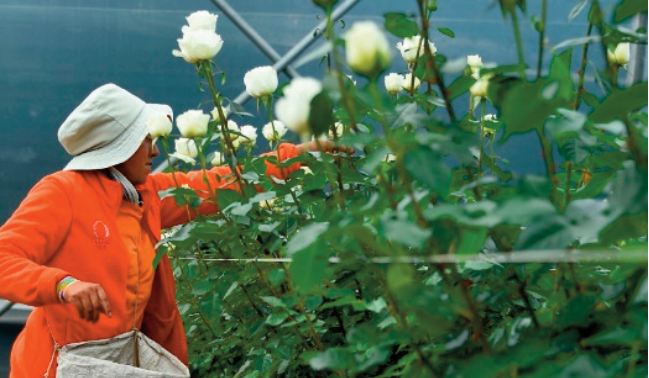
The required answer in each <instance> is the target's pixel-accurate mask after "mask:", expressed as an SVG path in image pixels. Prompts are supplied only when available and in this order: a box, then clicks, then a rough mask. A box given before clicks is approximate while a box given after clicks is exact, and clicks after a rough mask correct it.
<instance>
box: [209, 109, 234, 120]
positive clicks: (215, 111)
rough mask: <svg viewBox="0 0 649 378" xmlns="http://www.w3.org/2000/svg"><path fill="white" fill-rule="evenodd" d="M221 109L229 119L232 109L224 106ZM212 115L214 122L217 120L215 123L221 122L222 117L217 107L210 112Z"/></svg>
mask: <svg viewBox="0 0 649 378" xmlns="http://www.w3.org/2000/svg"><path fill="white" fill-rule="evenodd" d="M221 108H222V110H223V115H224V116H225V118H226V119H227V118H228V115H229V114H230V109H229V108H227V107H223V106H222V107H221ZM210 115H211V116H212V119H213V120H215V121H217V122H219V123H220V122H221V117H219V109H218V108H217V107H216V106H215V107H214V109H212V111H211V112H210Z"/></svg>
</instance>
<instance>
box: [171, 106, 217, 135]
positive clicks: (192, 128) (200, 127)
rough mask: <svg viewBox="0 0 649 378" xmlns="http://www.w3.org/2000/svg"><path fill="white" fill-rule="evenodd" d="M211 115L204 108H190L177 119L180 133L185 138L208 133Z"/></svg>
mask: <svg viewBox="0 0 649 378" xmlns="http://www.w3.org/2000/svg"><path fill="white" fill-rule="evenodd" d="M209 121H210V116H209V115H207V114H205V113H203V111H202V110H188V111H186V112H184V113H183V114H181V115H179V116H178V118H177V119H176V126H178V130H179V131H180V135H182V136H184V137H185V138H197V137H204V136H205V134H207V123H208V122H209Z"/></svg>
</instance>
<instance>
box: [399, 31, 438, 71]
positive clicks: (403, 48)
mask: <svg viewBox="0 0 649 378" xmlns="http://www.w3.org/2000/svg"><path fill="white" fill-rule="evenodd" d="M421 39H422V38H421V36H420V35H415V36H412V37H407V38H404V39H403V41H402V42H398V43H397V49H399V52H401V57H402V58H403V60H405V61H406V63H408V64H412V63H414V62H415V61H416V60H417V58H419V57H420V56H422V55H424V53H425V47H424V45H423V43H422V42H421ZM420 43H422V46H421V47H419V44H420ZM428 47H430V52H431V54H433V55H435V54H436V53H437V47H435V44H434V43H433V42H431V41H430V40H428ZM417 49H419V54H417Z"/></svg>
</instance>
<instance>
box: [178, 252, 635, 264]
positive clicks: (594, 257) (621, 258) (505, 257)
mask: <svg viewBox="0 0 649 378" xmlns="http://www.w3.org/2000/svg"><path fill="white" fill-rule="evenodd" d="M178 259H180V260H199V259H198V258H196V257H178ZM358 260H361V261H364V262H369V263H373V264H459V263H468V262H486V263H493V264H525V263H604V262H614V263H644V264H646V263H647V252H646V251H640V252H628V251H627V252H621V251H578V250H529V251H517V252H516V251H515V252H498V253H480V254H472V255H456V254H443V255H433V256H425V257H418V256H383V257H368V258H363V259H357V260H354V261H358ZM200 261H205V262H220V263H253V262H254V263H272V264H279V263H290V262H291V261H293V259H292V258H290V257H279V258H272V257H256V258H243V259H234V258H200ZM346 261H351V259H349V260H346ZM342 262H343V260H341V259H340V258H339V257H330V258H329V263H331V264H340V263H342Z"/></svg>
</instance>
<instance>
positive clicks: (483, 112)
mask: <svg viewBox="0 0 649 378" xmlns="http://www.w3.org/2000/svg"><path fill="white" fill-rule="evenodd" d="M481 105H482V106H481V108H480V130H479V132H480V156H478V175H479V176H482V155H483V154H484V117H485V115H486V114H487V102H486V101H485V100H484V98H483V99H482V100H481Z"/></svg>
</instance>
